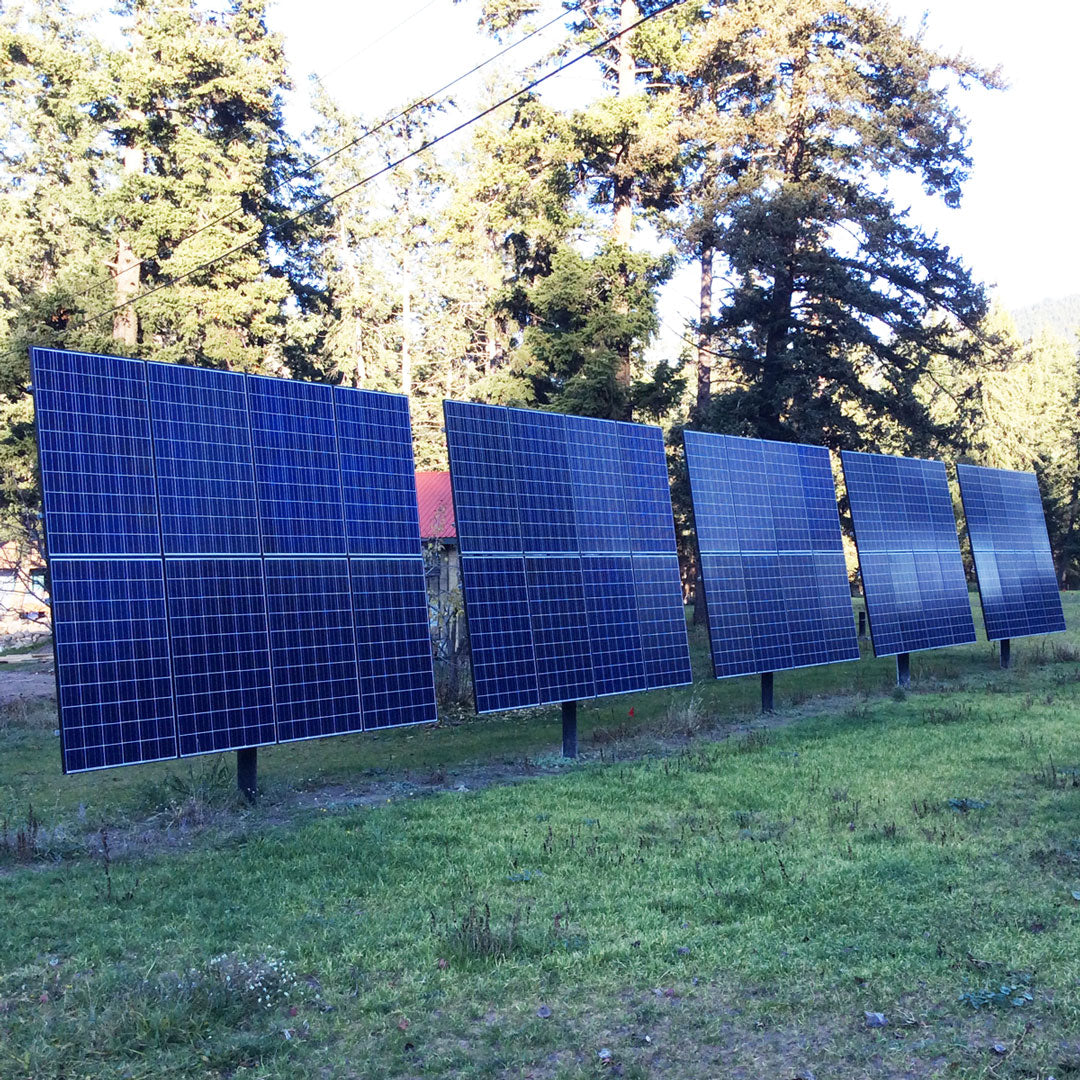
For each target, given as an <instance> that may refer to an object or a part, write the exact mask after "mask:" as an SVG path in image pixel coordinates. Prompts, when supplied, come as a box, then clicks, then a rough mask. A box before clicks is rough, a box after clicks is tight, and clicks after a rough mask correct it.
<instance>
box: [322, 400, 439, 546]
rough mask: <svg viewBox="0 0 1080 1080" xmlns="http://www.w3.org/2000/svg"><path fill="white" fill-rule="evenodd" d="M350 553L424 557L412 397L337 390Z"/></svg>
mask: <svg viewBox="0 0 1080 1080" xmlns="http://www.w3.org/2000/svg"><path fill="white" fill-rule="evenodd" d="M334 415H335V420H336V426H337V444H338V454H339V460H340V466H341V468H340V472H341V485H342V492H343V498H344V513H345V533H346V539H347V541H348V547H349V554H350V555H419V554H420V520H419V517H418V514H417V509H416V469H415V465H414V463H413V450H412V433H411V427H410V423H409V401H408V398H405V397H401V396H400V395H398V394H381V393H375V392H374V391H371V390H353V389H349V388H347V387H341V386H338V387H335V388H334Z"/></svg>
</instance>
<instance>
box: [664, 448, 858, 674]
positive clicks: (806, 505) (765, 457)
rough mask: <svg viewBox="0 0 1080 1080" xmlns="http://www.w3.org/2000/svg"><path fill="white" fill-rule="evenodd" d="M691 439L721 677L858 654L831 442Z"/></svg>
mask: <svg viewBox="0 0 1080 1080" xmlns="http://www.w3.org/2000/svg"><path fill="white" fill-rule="evenodd" d="M683 439H684V444H685V447H686V460H687V467H688V471H689V475H690V487H691V495H692V498H693V503H694V524H695V528H696V531H697V537H698V550H699V556H700V560H701V569H702V580H703V583H704V587H705V600H706V610H707V613H708V617H709V641H710V646H711V649H712V656H713V670H714V673H715V674H716V676H717V678H726V677H729V676H732V675H752V674H760V673H764V672H769V671H781V670H785V669H788V668H797V667H810V666H813V665H815V664H827V663H836V662H839V661H844V660H857V659H858V658H859V643H858V638H857V637H856V634H855V623H854V613H853V611H852V607H851V590H850V587H849V585H848V578H847V567H846V564H845V562H844V557H843V541H842V538H841V534H840V517H839V514H838V511H837V506H836V492H835V488H834V487H833V480H832V467H831V464H830V461H829V452H828V450H826V449H825V448H824V447H820V446H806V445H804V444H799V443H780V442H773V441H768V440H760V439H744V438H737V437H735V436H729V435H715V434H711V433H706V432H697V431H686V432H684V435H683Z"/></svg>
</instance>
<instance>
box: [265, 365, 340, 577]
mask: <svg viewBox="0 0 1080 1080" xmlns="http://www.w3.org/2000/svg"><path fill="white" fill-rule="evenodd" d="M247 385H248V407H249V409H250V414H251V437H252V443H253V446H254V451H255V479H256V482H257V484H258V491H259V516H260V520H261V523H262V535H263V552H264V553H265V554H267V555H344V554H345V553H346V552H345V524H344V511H343V506H342V495H341V466H340V463H339V461H338V444H337V428H336V427H335V423H334V392H333V388H332V387H330V386H320V385H318V384H316V383H301V382H291V381H289V380H286V379H268V378H263V377H261V376H254V375H249V376H248V379H247Z"/></svg>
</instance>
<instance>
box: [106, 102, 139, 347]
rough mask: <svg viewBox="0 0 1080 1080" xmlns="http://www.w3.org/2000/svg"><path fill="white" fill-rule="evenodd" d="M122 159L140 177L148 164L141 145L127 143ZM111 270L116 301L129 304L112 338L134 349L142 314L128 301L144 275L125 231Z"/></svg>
mask: <svg viewBox="0 0 1080 1080" xmlns="http://www.w3.org/2000/svg"><path fill="white" fill-rule="evenodd" d="M131 119H132V120H134V121H140V120H144V119H145V117H144V116H143V114H142V113H134V114H133V115H132V117H131ZM123 162H124V173H125V175H127V176H140V175H142V172H143V170H144V168H145V167H146V155H145V154H144V153H143V150H142V148H141V147H139V146H127V147H125V148H124V151H123ZM112 272H113V281H114V283H115V285H116V292H115V294H114V297H115V302H116V303H117V304H127V306H126V307H122V308H120V310H119V311H117V312H116V313H115V314H114V315H113V337H114V338H115V339H116V340H117V341H121V342H123V343H124V344H125V345H127V346H129V347H131V348H134V347H135V346H136V345H138V343H139V314H138V312H137V311H136V310H135V305H134V304H133V303H128V301H130V300H133V299H134V297H136V296H138V295H139V289H140V287H141V285H142V275H141V274H140V272H139V257H138V256H137V255H136V254H135V250H134V248H132V246H131V243H130V241H129V240H128V237H127V236H126V235H125V234H124V233H121V234H120V235H119V236H118V237H117V238H116V258H115V259H114V260H113V264H112Z"/></svg>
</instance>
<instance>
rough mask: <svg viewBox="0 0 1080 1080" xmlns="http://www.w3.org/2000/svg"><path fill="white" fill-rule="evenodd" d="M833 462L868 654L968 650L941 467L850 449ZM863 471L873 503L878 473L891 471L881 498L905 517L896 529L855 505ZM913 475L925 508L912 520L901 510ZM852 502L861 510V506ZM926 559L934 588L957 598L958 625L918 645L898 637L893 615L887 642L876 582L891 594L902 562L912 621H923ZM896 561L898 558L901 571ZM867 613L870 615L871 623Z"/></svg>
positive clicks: (967, 617)
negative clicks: (913, 599)
mask: <svg viewBox="0 0 1080 1080" xmlns="http://www.w3.org/2000/svg"><path fill="white" fill-rule="evenodd" d="M840 461H841V465H842V467H843V470H844V482H845V486H846V487H847V494H848V506H849V508H850V510H851V520H852V527H853V529H854V532H855V547H856V549H857V550H858V553H859V576H860V578H861V579H862V583H863V596H864V598H865V601H866V618H867V622H868V623H869V626H870V639H871V641H872V643H873V647H874V655H875V656H902V655H905V654H907V653H913V652H926V651H928V650H930V649H939V648H948V647H950V646H952V645H970V644H973V643H974V642H975V641H976V633H975V621H974V619H973V617H972V615H971V601H970V595H969V593H968V588H967V579H966V577H965V575H964V567H963V559H962V558H961V555H960V541H959V537H958V535H957V531H956V516H955V513H954V511H953V507H952V496H951V494H950V493H949V481H948V474H947V472H946V470H945V464H944V462H941V461H937V460H934V459H928V458H912V457H899V456H894V455H888V454H871V453H864V452H861V451H853V450H842V451H841V452H840ZM863 469H865V470H866V473H867V476H869V475H870V474H872V473H874V472H875V471H876V472H877V473H878V474H879V475H878V476H876V477H874V479H873V482H872V483H871V494H872V496H873V497H874V498H875V499H878V500H879V503H880V494H881V491H882V490H883V483H882V478H881V476H880V473H882V472H883V471H885V470H892V471H893V472H894V474H895V475H894V476H893V477H891V478H889V477H886V479H887V480H889V483H890V486H891V487H892V490H891V491H890V492H888V493H887V494H889V497H890V504H889V505H890V509H889V511H888V512H889V514H890V515H892V516H894V517H895V516H896V515H901V516H903V517H906V520H904V521H903V522H902V523H901V524H900V526H899V527H896V528H893V529H892V531H891V532H887V531H886V525H885V523H883V522H882V521H881V520H880V518H881V517H882V514H881V512H880V510H879V509H878V508H877V507H871V506H870V505H868V504H866V503H863V495H864V492H862V491H861V486H862V483H863V477H862V476H859V475H858V473H859V471H861V470H863ZM916 474H918V476H919V484H921V485H922V491H923V494H924V495H925V496H926V498H927V503H926V507H925V513H922V512H921V508H919V509H920V513H919V514H912V513H909V512H908V511H909V510H911V504H910V500H911V498H914V497H916V495H917V492H916V488H917V487H918V485H917V484H916V482H915V476H916ZM928 480H930V481H931V482H932V488H928V487H927V481H928ZM868 482H869V481H868ZM867 497H868V498H869V496H867ZM859 504H862V505H861V507H860V505H859ZM935 504H937V505H936V506H935ZM946 507H947V510H948V512H947V514H946V512H945V511H946ZM935 509H936V510H937V511H938V514H937V516H935V513H934V511H935ZM860 519H861V523H860ZM875 519H877V520H875ZM901 541H902V542H901ZM918 556H923V558H922V559H919V558H917V557H918ZM931 559H933V564H932V568H933V569H935V570H936V572H937V580H938V581H940V583H941V586H942V595H946V594H947V593H948V591H949V590H950V589H955V590H956V593H957V595H956V597H954V600H955V601H956V603H957V605H958V611H957V613H956V618H955V622H956V623H957V624H958V625H957V633H955V634H951V635H946V634H942V635H941V636H940V637H939V638H938V639H937V640H935V641H933V642H930V643H926V644H919V640H920V639H919V638H917V637H914V638H912V636H911V635H906V636H905V631H904V627H903V622H902V619H901V617H900V616H899V615H898V616H897V618H896V620H892V619H890V620H889V623H890V625H889V626H888V628H887V630H888V643H886V640H885V637H886V632H887V631H886V627H885V623H886V618H885V617H884V616H883V615H882V609H883V608H884V606H885V598H884V596H883V590H884V587H885V582H884V581H883V579H882V576H883V575H884V574H885V573H886V571H887V572H888V574H889V577H890V580H891V583H892V586H893V587H894V595H895V584H896V582H897V574H898V573H899V574H900V575H901V578H903V577H904V576H905V574H906V571H905V567H906V566H907V564H908V562H909V563H910V574H907V577H908V578H909V579H910V580H911V581H914V584H915V589H914V593H915V595H917V597H918V600H919V603H918V608H917V610H918V615H919V617H920V618H923V617H924V616H925V615H926V614H927V612H928V607H927V604H926V601H925V594H924V590H923V582H924V581H925V580H926V577H927V576H928V575H929V572H930V569H931ZM901 560H904V565H903V566H902V565H901ZM943 560H944V562H943ZM920 574H922V575H923V578H922V580H920ZM946 574H948V578H949V580H948V581H946ZM879 575H882V576H879ZM901 584H903V582H901ZM961 588H962V590H963V592H962V595H963V604H962V605H961V604H960V596H961V593H960V590H961ZM875 612H876V613H877V617H875ZM894 621H895V622H896V623H897V624H898V625H897V628H896V632H895V633H894V632H893V630H894V627H893V626H892V623H893V622H894ZM949 621H953V620H951V619H950V620H947V622H946V624H945V625H947V624H948V622H949ZM960 624H962V625H960ZM922 640H925V638H924V639H922Z"/></svg>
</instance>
